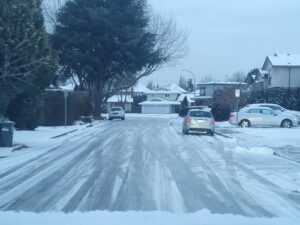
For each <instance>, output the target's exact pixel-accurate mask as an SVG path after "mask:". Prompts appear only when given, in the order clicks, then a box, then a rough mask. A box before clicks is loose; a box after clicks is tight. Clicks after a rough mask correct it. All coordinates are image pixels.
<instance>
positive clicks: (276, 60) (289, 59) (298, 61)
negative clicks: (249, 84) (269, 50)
mask: <svg viewBox="0 0 300 225" xmlns="http://www.w3.org/2000/svg"><path fill="white" fill-rule="evenodd" d="M267 60H269V61H270V63H271V64H272V66H287V67H291V66H295V67H298V66H300V55H299V54H274V55H271V56H267V58H266V60H265V63H264V66H263V70H264V69H265V64H266V62H267Z"/></svg>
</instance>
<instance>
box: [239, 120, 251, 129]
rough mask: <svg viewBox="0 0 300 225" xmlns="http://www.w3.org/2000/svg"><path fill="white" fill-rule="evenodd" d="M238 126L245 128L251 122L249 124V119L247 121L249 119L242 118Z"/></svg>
mask: <svg viewBox="0 0 300 225" xmlns="http://www.w3.org/2000/svg"><path fill="white" fill-rule="evenodd" d="M240 126H241V127H242V128H246V127H251V124H250V121H249V120H242V121H241V122H240Z"/></svg>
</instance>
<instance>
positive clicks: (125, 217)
mask: <svg viewBox="0 0 300 225" xmlns="http://www.w3.org/2000/svg"><path fill="white" fill-rule="evenodd" d="M0 224H5V225H20V224H22V225H41V224H43V225H83V224H85V225H99V224H103V225H202V224H203V225H216V224H222V225H253V224H255V225H287V224H288V225H296V224H297V225H298V224H299V218H248V217H242V216H234V215H217V214H211V213H210V212H208V211H207V210H202V211H199V212H196V213H190V214H171V213H166V212H90V213H80V212H77V213H71V214H63V213H42V214H34V213H14V212H0Z"/></svg>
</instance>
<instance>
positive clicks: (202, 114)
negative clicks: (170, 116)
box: [190, 111, 212, 118]
mask: <svg viewBox="0 0 300 225" xmlns="http://www.w3.org/2000/svg"><path fill="white" fill-rule="evenodd" d="M190 117H206V118H212V115H211V113H210V112H205V111H192V112H190Z"/></svg>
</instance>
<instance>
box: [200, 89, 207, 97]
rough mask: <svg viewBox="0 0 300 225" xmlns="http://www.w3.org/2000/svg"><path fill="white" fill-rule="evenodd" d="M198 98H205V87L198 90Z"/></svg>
mask: <svg viewBox="0 0 300 225" xmlns="http://www.w3.org/2000/svg"><path fill="white" fill-rule="evenodd" d="M200 96H206V88H205V87H201V88H200Z"/></svg>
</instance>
